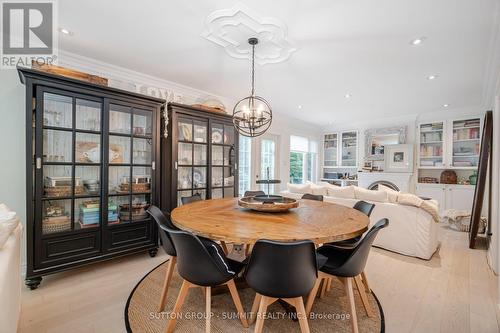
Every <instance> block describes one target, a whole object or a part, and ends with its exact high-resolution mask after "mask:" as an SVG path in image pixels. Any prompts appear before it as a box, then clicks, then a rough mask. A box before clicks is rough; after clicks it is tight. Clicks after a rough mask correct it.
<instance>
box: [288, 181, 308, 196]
mask: <svg viewBox="0 0 500 333" xmlns="http://www.w3.org/2000/svg"><path fill="white" fill-rule="evenodd" d="M287 187H288V191H290V192H292V193H300V194H306V193H311V185H310V184H290V183H288V185H287Z"/></svg>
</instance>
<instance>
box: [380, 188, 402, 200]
mask: <svg viewBox="0 0 500 333" xmlns="http://www.w3.org/2000/svg"><path fill="white" fill-rule="evenodd" d="M378 190H379V191H382V192H385V193H387V199H388V200H389V202H392V203H396V202H398V194H399V191H395V190H393V189H392V188H390V187H387V186H385V185H382V184H379V185H378Z"/></svg>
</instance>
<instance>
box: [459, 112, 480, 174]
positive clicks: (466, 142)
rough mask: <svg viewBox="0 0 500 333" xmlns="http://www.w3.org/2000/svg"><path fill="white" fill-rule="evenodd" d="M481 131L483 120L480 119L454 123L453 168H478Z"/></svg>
mask: <svg viewBox="0 0 500 333" xmlns="http://www.w3.org/2000/svg"><path fill="white" fill-rule="evenodd" d="M480 131H481V120H480V119H479V118H474V119H466V120H455V121H453V149H452V151H453V156H452V166H454V167H477V166H478V164H479V146H480V143H481V139H480V137H481V135H480Z"/></svg>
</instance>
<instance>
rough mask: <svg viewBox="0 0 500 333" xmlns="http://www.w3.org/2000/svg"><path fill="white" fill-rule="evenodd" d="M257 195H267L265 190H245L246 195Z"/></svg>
mask: <svg viewBox="0 0 500 333" xmlns="http://www.w3.org/2000/svg"><path fill="white" fill-rule="evenodd" d="M256 195H266V193H265V192H264V191H245V194H244V195H243V196H244V197H255V196H256Z"/></svg>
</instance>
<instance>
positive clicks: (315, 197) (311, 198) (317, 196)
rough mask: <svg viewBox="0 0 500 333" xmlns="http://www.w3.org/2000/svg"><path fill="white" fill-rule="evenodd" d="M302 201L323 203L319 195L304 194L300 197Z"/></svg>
mask: <svg viewBox="0 0 500 333" xmlns="http://www.w3.org/2000/svg"><path fill="white" fill-rule="evenodd" d="M302 199H307V200H316V201H323V196H322V195H321V194H311V193H306V194H304V195H303V196H302Z"/></svg>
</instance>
